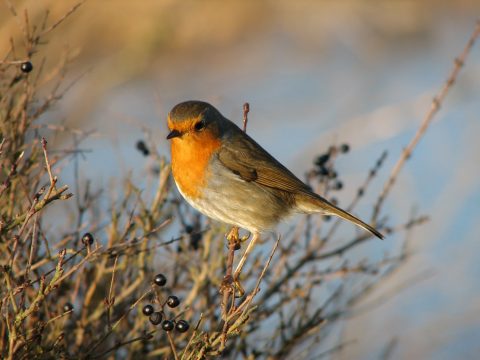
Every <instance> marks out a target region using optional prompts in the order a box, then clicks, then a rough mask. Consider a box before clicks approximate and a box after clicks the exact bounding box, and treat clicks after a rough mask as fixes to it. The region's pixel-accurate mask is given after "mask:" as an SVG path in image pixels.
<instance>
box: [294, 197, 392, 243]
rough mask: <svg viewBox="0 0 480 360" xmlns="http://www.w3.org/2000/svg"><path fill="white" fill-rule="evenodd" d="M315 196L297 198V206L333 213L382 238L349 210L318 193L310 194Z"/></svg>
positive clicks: (312, 210) (308, 209)
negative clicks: (341, 207)
mask: <svg viewBox="0 0 480 360" xmlns="http://www.w3.org/2000/svg"><path fill="white" fill-rule="evenodd" d="M312 195H315V196H307V197H306V198H303V199H297V200H300V201H297V206H299V208H300V209H301V211H303V212H306V213H319V212H320V213H322V214H324V215H335V216H338V217H340V218H342V219H345V220H348V221H350V222H352V223H354V224H355V225H357V226H360V227H361V228H363V229H365V230H367V231H369V232H370V233H372V234H373V235H375V236H376V237H378V238H379V239H381V240H383V239H384V236H383V235H382V234H381V233H380V232H379V231H378V230H377V229H375V228H374V227H373V226H370V225H368V224H367V223H365V222H363V221H362V220H360V219H359V218H357V217H355V216H353V215H352V214H350V213H349V212H347V211H345V210H342V209H340V208H339V207H338V206H335V205H333V204H332V203H331V202H329V201H328V200H326V199H324V198H323V197H321V196H320V195H317V194H312Z"/></svg>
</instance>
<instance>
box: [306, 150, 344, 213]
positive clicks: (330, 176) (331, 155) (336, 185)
mask: <svg viewBox="0 0 480 360" xmlns="http://www.w3.org/2000/svg"><path fill="white" fill-rule="evenodd" d="M349 151H350V145H348V144H342V145H340V146H330V147H329V148H328V151H327V152H326V153H325V154H322V155H319V156H318V157H317V158H316V159H315V162H314V164H315V169H314V170H313V171H312V173H311V175H312V176H313V177H316V178H318V180H319V181H320V182H329V188H330V189H331V190H336V191H339V190H342V189H343V182H342V181H341V180H339V179H338V173H337V172H336V171H335V169H334V161H333V160H334V159H335V157H336V156H337V155H338V154H345V153H347V152H349ZM330 202H331V203H332V204H333V205H337V204H338V200H337V199H336V198H331V199H330ZM324 219H325V220H327V221H328V220H330V216H329V215H326V216H325V217H324Z"/></svg>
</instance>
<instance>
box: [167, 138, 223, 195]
mask: <svg viewBox="0 0 480 360" xmlns="http://www.w3.org/2000/svg"><path fill="white" fill-rule="evenodd" d="M220 145H221V141H220V140H219V139H218V138H216V137H214V136H213V134H211V133H208V132H203V133H201V134H186V135H185V136H183V137H179V138H174V139H172V141H171V151H172V172H173V177H174V178H175V182H176V183H177V185H178V187H179V188H180V190H181V191H182V193H183V194H184V195H185V196H188V197H189V198H192V199H196V198H199V197H200V196H201V195H202V189H203V187H204V186H205V182H206V181H208V173H209V172H208V169H207V166H208V163H209V161H210V158H211V156H212V155H213V153H214V152H215V151H216V150H217V149H218V148H219V147H220Z"/></svg>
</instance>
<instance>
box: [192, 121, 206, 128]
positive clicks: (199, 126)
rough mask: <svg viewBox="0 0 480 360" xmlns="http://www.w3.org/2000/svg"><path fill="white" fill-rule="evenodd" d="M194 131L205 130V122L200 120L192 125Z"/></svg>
mask: <svg viewBox="0 0 480 360" xmlns="http://www.w3.org/2000/svg"><path fill="white" fill-rule="evenodd" d="M194 128H195V131H200V130H203V129H205V120H200V121H199V122H197V123H196V124H195V125H194Z"/></svg>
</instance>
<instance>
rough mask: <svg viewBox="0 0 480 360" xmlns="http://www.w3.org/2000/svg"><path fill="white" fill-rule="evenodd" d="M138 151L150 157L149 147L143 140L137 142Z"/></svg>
mask: <svg viewBox="0 0 480 360" xmlns="http://www.w3.org/2000/svg"><path fill="white" fill-rule="evenodd" d="M137 149H138V151H140V152H141V153H142V154H143V156H148V155H150V150H149V149H148V147H147V145H146V144H145V142H144V141H143V140H138V141H137Z"/></svg>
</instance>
